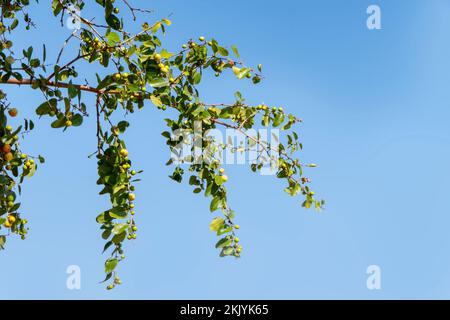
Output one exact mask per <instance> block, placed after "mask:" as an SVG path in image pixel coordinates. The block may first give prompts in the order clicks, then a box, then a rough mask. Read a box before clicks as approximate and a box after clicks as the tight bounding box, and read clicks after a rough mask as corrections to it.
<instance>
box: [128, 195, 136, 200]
mask: <svg viewBox="0 0 450 320" xmlns="http://www.w3.org/2000/svg"><path fill="white" fill-rule="evenodd" d="M134 199H136V196H135V195H134V193H129V194H128V200H129V201H134Z"/></svg>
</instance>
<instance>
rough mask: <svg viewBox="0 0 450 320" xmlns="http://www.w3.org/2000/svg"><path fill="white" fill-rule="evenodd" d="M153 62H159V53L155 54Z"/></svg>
mask: <svg viewBox="0 0 450 320" xmlns="http://www.w3.org/2000/svg"><path fill="white" fill-rule="evenodd" d="M155 60H156V61H161V55H160V54H159V53H157V54H155Z"/></svg>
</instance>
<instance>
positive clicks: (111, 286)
mask: <svg viewBox="0 0 450 320" xmlns="http://www.w3.org/2000/svg"><path fill="white" fill-rule="evenodd" d="M106 289H107V290H112V289H114V286H113V285H112V284H110V285H109V286H107V287H106Z"/></svg>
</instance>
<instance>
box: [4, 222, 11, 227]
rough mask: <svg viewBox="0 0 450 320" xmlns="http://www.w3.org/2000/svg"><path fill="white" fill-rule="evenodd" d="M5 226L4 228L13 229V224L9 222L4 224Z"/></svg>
mask: <svg viewBox="0 0 450 320" xmlns="http://www.w3.org/2000/svg"><path fill="white" fill-rule="evenodd" d="M3 226H4V227H5V228H11V223H10V222H9V221H6V222H5V223H4V224H3Z"/></svg>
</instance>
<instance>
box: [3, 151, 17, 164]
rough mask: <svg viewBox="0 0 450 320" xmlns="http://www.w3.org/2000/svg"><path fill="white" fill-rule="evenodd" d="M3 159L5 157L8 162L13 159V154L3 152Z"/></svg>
mask: <svg viewBox="0 0 450 320" xmlns="http://www.w3.org/2000/svg"><path fill="white" fill-rule="evenodd" d="M3 159H5V161H6V162H10V161H11V160H12V159H14V156H13V154H12V153H11V152H8V153H6V154H5V156H4V157H3Z"/></svg>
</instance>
